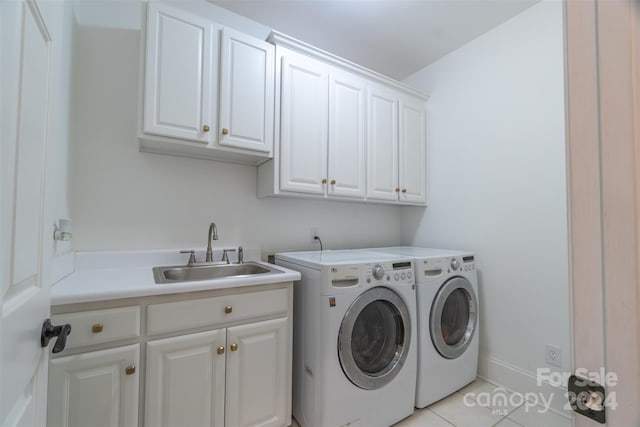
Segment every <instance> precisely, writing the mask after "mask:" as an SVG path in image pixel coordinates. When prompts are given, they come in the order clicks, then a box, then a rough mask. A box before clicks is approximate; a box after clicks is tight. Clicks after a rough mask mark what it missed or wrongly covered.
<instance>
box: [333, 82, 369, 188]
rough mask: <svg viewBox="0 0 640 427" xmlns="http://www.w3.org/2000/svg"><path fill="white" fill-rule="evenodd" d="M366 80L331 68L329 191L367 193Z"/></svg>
mask: <svg viewBox="0 0 640 427" xmlns="http://www.w3.org/2000/svg"><path fill="white" fill-rule="evenodd" d="M365 114H366V92H365V81H364V80H363V79H360V78H358V77H356V76H354V75H351V74H349V73H344V72H339V71H337V70H336V71H331V75H330V79H329V153H328V156H329V166H328V167H329V169H328V170H329V174H328V178H329V187H328V194H330V195H334V196H347V197H352V198H359V199H362V198H364V195H365Z"/></svg>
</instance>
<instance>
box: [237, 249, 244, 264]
mask: <svg viewBox="0 0 640 427" xmlns="http://www.w3.org/2000/svg"><path fill="white" fill-rule="evenodd" d="M242 263H244V249H242V246H238V264H242Z"/></svg>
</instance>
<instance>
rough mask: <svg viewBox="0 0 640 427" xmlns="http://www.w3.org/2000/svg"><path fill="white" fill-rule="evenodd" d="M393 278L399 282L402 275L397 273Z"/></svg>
mask: <svg viewBox="0 0 640 427" xmlns="http://www.w3.org/2000/svg"><path fill="white" fill-rule="evenodd" d="M393 278H394V279H395V281H396V282H397V281H398V280H399V279H400V275H399V274H398V273H396V274H394V275H393Z"/></svg>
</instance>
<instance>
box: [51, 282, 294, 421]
mask: <svg viewBox="0 0 640 427" xmlns="http://www.w3.org/2000/svg"><path fill="white" fill-rule="evenodd" d="M111 304H112V305H111ZM292 306H293V283H292V282H283V283H277V284H269V285H260V286H252V287H250V288H236V289H234V290H233V291H230V290H225V289H222V290H211V291H201V292H193V293H189V294H179V295H176V296H174V295H162V296H153V297H151V301H149V300H148V299H147V298H142V297H141V298H131V299H127V300H120V301H118V302H115V303H114V302H109V301H105V302H104V303H87V304H82V303H80V304H74V305H70V306H64V307H62V308H57V307H53V308H52V312H53V315H52V322H53V323H54V324H62V323H69V324H71V325H72V330H71V334H70V335H69V341H68V342H67V344H70V345H69V346H68V347H67V348H65V349H64V350H63V351H62V352H61V353H57V354H51V359H50V361H49V384H48V387H49V402H48V419H47V425H48V426H50V427H57V426H64V427H67V426H78V427H84V426H91V427H94V426H95V427H99V426H100V427H102V426H105V427H107V426H111V427H128V426H138V425H145V426H148V427H156V426H169V427H173V426H184V427H187V426H194V427H196V426H197V427H205V426H215V427H224V426H227V427H239V426H258V425H259V426H272V427H284V426H287V425H289V424H291V363H292V354H291V352H292V342H291V331H292V324H291V318H292V317H291V313H292ZM51 347H53V345H51ZM105 347H110V348H106V349H105ZM141 348H142V349H145V350H146V357H144V358H143V359H142V360H140V351H141ZM140 372H144V373H145V374H144V376H145V378H144V381H142V383H141V382H140V381H139V375H140ZM141 395H143V396H144V401H141V400H140V399H139V396H141ZM139 412H140V413H139Z"/></svg>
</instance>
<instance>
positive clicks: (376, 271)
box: [373, 264, 384, 280]
mask: <svg viewBox="0 0 640 427" xmlns="http://www.w3.org/2000/svg"><path fill="white" fill-rule="evenodd" d="M383 277H384V268H382V266H381V265H380V264H376V265H375V266H374V267H373V278H374V279H376V280H380V279H382V278H383Z"/></svg>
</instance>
